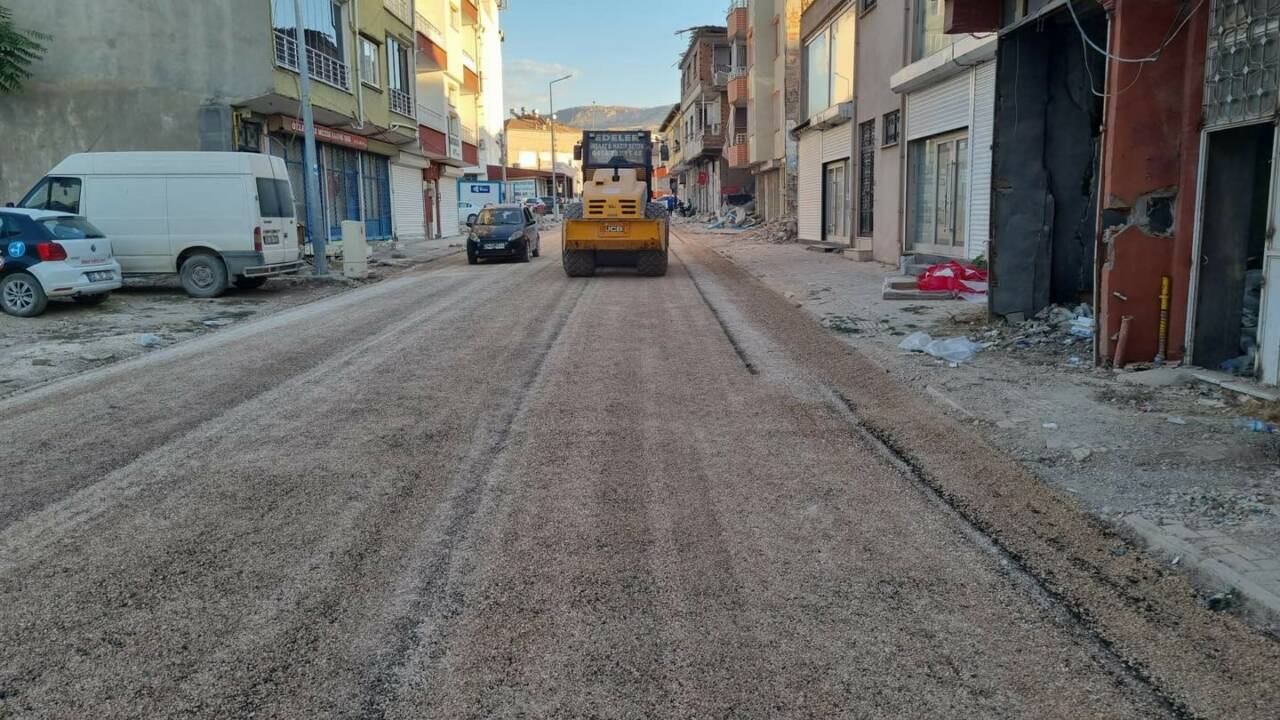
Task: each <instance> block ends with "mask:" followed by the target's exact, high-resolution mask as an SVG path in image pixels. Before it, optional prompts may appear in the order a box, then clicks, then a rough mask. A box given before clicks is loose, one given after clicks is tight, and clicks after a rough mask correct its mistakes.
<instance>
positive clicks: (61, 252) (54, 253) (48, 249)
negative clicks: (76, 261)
mask: <svg viewBox="0 0 1280 720" xmlns="http://www.w3.org/2000/svg"><path fill="white" fill-rule="evenodd" d="M36 254H37V255H39V256H40V259H41V260H44V261H45V262H50V261H53V260H66V259H67V249H66V248H64V247H62V246H61V245H59V244H58V243H56V242H46V243H40V244H38V245H36Z"/></svg>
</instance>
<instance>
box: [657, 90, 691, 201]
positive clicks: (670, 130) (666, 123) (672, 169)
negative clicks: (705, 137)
mask: <svg viewBox="0 0 1280 720" xmlns="http://www.w3.org/2000/svg"><path fill="white" fill-rule="evenodd" d="M683 127H684V117H683V116H682V115H681V114H680V104H679V103H676V104H675V105H672V106H671V111H670V112H668V113H667V116H666V117H665V118H663V119H662V124H661V125H659V126H658V139H659V140H660V141H661V142H662V143H664V144H665V145H666V146H667V159H666V160H662V159H661V155H660V154H659V155H655V156H654V157H655V158H659V159H658V160H656V161H655V162H657V163H658V167H659V168H660V170H661V174H659V172H657V171H655V172H654V175H655V177H658V178H660V179H661V183H662V189H663V190H665V191H667V192H669V193H671V194H672V195H675V196H676V197H677V198H680V199H683V198H684V189H685V188H684V186H682V185H681V184H680V173H679V171H678V170H677V168H679V167H680V164H681V163H682V162H684V148H683V146H682V145H681V143H680V134H681V131H682V130H683Z"/></svg>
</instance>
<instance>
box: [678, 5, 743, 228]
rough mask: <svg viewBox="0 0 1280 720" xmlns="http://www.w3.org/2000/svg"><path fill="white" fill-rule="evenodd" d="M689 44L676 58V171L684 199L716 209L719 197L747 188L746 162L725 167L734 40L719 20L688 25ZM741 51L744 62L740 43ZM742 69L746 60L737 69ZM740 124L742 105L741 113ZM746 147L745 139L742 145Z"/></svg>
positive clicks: (700, 209)
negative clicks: (718, 22) (707, 23)
mask: <svg viewBox="0 0 1280 720" xmlns="http://www.w3.org/2000/svg"><path fill="white" fill-rule="evenodd" d="M688 33H689V46H688V48H687V49H686V50H685V53H684V55H683V56H682V57H681V59H680V87H681V94H680V119H681V125H680V131H679V139H680V154H681V163H680V165H678V166H676V168H675V172H676V173H677V174H678V175H679V184H680V186H681V187H682V188H684V195H683V197H684V200H685V201H686V202H688V203H691V204H692V205H693V207H694V208H695V209H696V210H697V211H698V212H701V213H714V212H718V211H719V210H720V207H721V205H722V203H723V196H725V195H734V194H740V193H743V192H744V191H747V192H749V187H750V186H749V183H750V181H751V174H750V173H749V172H748V171H747V169H746V167H745V165H740V166H737V167H730V166H729V163H728V160H727V158H726V157H725V152H724V151H725V148H726V146H727V145H728V143H729V142H730V137H729V133H730V123H731V115H730V112H731V105H730V103H729V99H728V85H729V80H730V77H731V75H733V73H734V72H735V66H734V53H735V47H734V43H731V42H730V39H729V35H728V29H727V28H726V27H725V26H723V25H704V26H700V27H696V28H690V29H689V31H688ZM743 53H744V54H743V55H741V56H739V57H741V58H742V60H743V62H744V63H745V42H744V43H743ZM738 72H739V73H740V74H745V65H744V66H741V69H740V70H739V71H738ZM741 117H742V123H743V124H745V122H746V118H745V109H744V111H743V114H742V116H741ZM743 147H744V150H745V143H744V144H743Z"/></svg>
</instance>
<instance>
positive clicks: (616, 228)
mask: <svg viewBox="0 0 1280 720" xmlns="http://www.w3.org/2000/svg"><path fill="white" fill-rule="evenodd" d="M604 231H605V232H607V233H621V232H626V231H627V228H626V226H624V225H605V226H604Z"/></svg>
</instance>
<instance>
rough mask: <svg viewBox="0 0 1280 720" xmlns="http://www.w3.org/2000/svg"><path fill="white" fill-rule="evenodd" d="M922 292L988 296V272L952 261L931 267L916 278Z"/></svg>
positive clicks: (958, 295) (917, 285)
mask: <svg viewBox="0 0 1280 720" xmlns="http://www.w3.org/2000/svg"><path fill="white" fill-rule="evenodd" d="M916 289H917V290H920V291H922V292H948V293H951V294H952V295H953V296H956V297H962V296H966V295H986V294H987V271H986V270H979V269H978V268H977V267H975V266H973V265H965V264H961V263H958V262H956V261H955V260H950V261H948V262H945V263H938V264H937V265H930V266H929V267H928V268H926V269H925V271H924V272H922V273H920V276H919V277H917V278H916Z"/></svg>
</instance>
